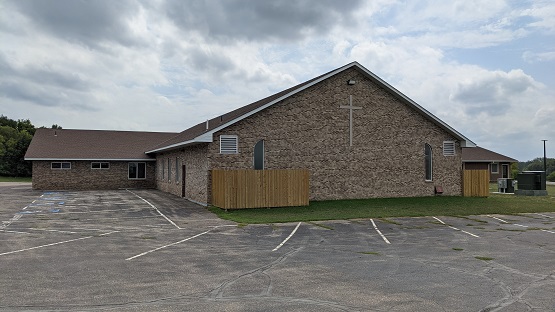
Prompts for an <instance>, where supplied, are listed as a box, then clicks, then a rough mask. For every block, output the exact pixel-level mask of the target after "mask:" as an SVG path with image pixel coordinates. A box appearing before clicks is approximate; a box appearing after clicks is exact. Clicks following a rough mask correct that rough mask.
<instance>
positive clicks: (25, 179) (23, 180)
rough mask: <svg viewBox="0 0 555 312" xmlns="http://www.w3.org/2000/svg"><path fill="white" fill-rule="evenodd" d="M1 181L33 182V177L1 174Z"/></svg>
mask: <svg viewBox="0 0 555 312" xmlns="http://www.w3.org/2000/svg"><path fill="white" fill-rule="evenodd" d="M0 182H31V177H28V178H13V177H2V176H0Z"/></svg>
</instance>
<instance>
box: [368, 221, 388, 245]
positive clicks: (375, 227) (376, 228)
mask: <svg viewBox="0 0 555 312" xmlns="http://www.w3.org/2000/svg"><path fill="white" fill-rule="evenodd" d="M370 221H372V225H373V226H374V230H376V232H378V234H380V236H381V237H382V238H383V240H384V241H385V242H386V243H387V244H391V243H390V242H389V240H387V238H386V237H385V235H383V234H382V232H380V230H378V227H377V226H376V223H374V219H370Z"/></svg>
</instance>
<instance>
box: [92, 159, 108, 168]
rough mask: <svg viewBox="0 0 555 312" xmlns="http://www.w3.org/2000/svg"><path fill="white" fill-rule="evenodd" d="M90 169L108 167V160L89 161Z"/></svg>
mask: <svg viewBox="0 0 555 312" xmlns="http://www.w3.org/2000/svg"><path fill="white" fill-rule="evenodd" d="M91 169H110V163H109V162H96V161H93V162H91Z"/></svg>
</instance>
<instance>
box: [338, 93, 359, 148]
mask: <svg viewBox="0 0 555 312" xmlns="http://www.w3.org/2000/svg"><path fill="white" fill-rule="evenodd" d="M339 108H346V109H348V110H349V144H350V146H353V110H355V109H362V107H359V106H353V96H352V95H349V105H348V106H347V105H341V106H339Z"/></svg>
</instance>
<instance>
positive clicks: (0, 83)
mask: <svg viewBox="0 0 555 312" xmlns="http://www.w3.org/2000/svg"><path fill="white" fill-rule="evenodd" d="M0 72H2V73H3V75H2V76H0V97H5V98H10V99H13V100H16V101H26V102H30V103H33V104H35V105H40V106H49V107H52V106H63V105H71V106H75V107H78V108H82V109H92V107H89V106H88V105H86V104H84V102H83V101H82V99H83V97H84V94H85V93H87V92H89V91H90V90H91V87H92V86H93V83H91V82H89V81H87V80H85V79H83V78H82V77H81V76H80V75H79V74H76V73H68V72H65V71H63V70H58V69H54V68H49V67H35V66H29V65H27V66H25V67H23V68H14V67H13V66H12V65H11V64H9V63H8V62H7V61H6V58H4V57H3V55H2V54H0ZM75 99H79V100H75Z"/></svg>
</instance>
